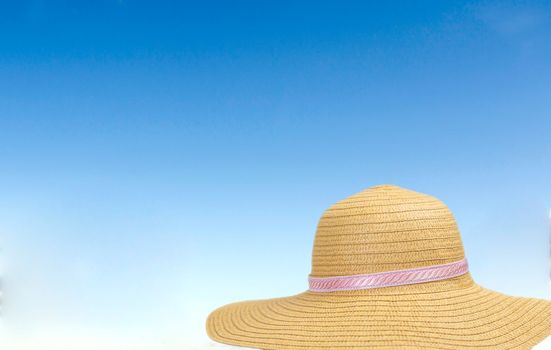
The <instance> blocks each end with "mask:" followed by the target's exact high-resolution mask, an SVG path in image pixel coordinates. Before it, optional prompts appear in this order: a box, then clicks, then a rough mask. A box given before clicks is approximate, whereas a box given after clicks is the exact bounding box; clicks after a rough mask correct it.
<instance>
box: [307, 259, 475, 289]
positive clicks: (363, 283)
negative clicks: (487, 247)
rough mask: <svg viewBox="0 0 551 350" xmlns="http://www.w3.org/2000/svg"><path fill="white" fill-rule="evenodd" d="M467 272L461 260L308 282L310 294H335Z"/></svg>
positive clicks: (423, 280) (399, 284)
mask: <svg viewBox="0 0 551 350" xmlns="http://www.w3.org/2000/svg"><path fill="white" fill-rule="evenodd" d="M468 271H469V266H468V264H467V260H466V259H463V260H461V261H457V262H453V263H449V264H443V265H433V266H428V267H421V268H416V269H409V270H398V271H387V272H380V273H372V274H368V275H353V276H337V277H310V278H308V282H309V284H310V291H312V292H336V291H342V290H359V289H371V288H381V287H391V286H402V285H406V284H416V283H423V282H432V281H440V280H445V279H448V278H452V277H457V276H461V275H464V274H466V273H467V272H468Z"/></svg>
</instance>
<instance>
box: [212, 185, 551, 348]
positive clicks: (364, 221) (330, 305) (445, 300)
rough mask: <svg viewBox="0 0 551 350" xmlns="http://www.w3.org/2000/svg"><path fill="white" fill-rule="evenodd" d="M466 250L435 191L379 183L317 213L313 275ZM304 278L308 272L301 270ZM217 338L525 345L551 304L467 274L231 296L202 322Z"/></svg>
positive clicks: (363, 344)
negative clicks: (237, 299) (282, 294)
mask: <svg viewBox="0 0 551 350" xmlns="http://www.w3.org/2000/svg"><path fill="white" fill-rule="evenodd" d="M463 258H464V252H463V245H462V243H461V237H460V235H459V231H458V229H457V225H456V223H455V219H454V218H453V215H452V214H451V212H450V211H449V209H448V208H447V206H446V205H445V204H443V203H442V202H441V201H439V200H438V199H436V198H434V197H431V196H428V195H425V194H421V193H417V192H414V191H410V190H407V189H403V188H400V187H397V186H390V185H383V186H376V187H372V188H369V189H367V190H365V191H363V192H360V193H358V194H356V195H353V196H351V197H348V198H347V199H345V200H343V201H340V202H338V203H336V204H334V205H333V206H331V207H330V208H329V209H327V210H326V211H325V213H324V214H323V215H322V217H321V219H320V221H319V224H318V229H317V232H316V238H315V241H314V249H313V254H312V272H311V276H312V277H334V276H347V275H358V274H370V273H378V272H385V271H395V270H403V269H410V268H419V267H426V266H431V265H440V264H446V263H453V262H456V261H459V260H461V259H463ZM305 277H306V276H305ZM207 332H208V334H209V336H210V337H211V338H212V339H214V340H216V341H219V342H222V343H226V344H230V345H240V346H247V347H252V348H258V349H266V350H270V349H273V350H277V349H531V348H532V347H533V346H534V345H535V344H537V343H538V342H540V341H541V340H543V339H544V338H545V337H547V336H548V335H550V334H551V302H549V301H544V300H538V299H531V298H519V297H510V296H506V295H503V294H501V293H497V292H493V291H490V290H487V289H484V288H482V287H480V286H479V285H477V284H476V283H474V281H473V280H472V278H471V276H470V274H468V273H467V274H465V275H462V276H459V277H454V278H451V279H447V280H442V281H434V282H426V283H419V284H413V285H402V286H394V287H383V288H375V289H366V290H354V291H336V292H329V293H327V292H326V293H323V292H311V291H307V292H304V293H301V294H298V295H295V296H291V297H286V298H278V299H270V300H259V301H247V302H241V303H235V304H230V305H227V306H224V307H221V308H219V309H218V310H216V311H214V312H213V313H212V314H211V315H210V316H209V318H208V320H207Z"/></svg>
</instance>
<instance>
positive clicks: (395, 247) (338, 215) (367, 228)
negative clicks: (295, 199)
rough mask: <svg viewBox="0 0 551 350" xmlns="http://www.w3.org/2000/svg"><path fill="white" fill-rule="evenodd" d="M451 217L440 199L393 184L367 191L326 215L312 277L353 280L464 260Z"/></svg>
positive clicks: (317, 240) (316, 244)
mask: <svg viewBox="0 0 551 350" xmlns="http://www.w3.org/2000/svg"><path fill="white" fill-rule="evenodd" d="M464 257H465V256H464V251H463V243H462V242H461V236H460V234H459V230H458V228H457V224H456V222H455V219H454V217H453V214H452V213H451V211H450V210H449V209H448V207H447V206H446V205H445V204H444V203H443V202H442V201H440V200H438V199H437V198H434V197H432V196H429V195H426V194H423V193H419V192H415V191H411V190H408V189H404V188H401V187H398V186H393V185H381V186H375V187H371V188H368V189H366V190H364V191H362V192H359V193H357V194H354V195H352V196H350V197H348V198H346V199H344V200H342V201H339V202H337V203H335V204H334V205H332V206H331V207H329V208H328V209H327V210H326V211H325V212H324V213H323V215H322V217H321V219H320V221H319V224H318V227H317V231H316V238H315V241H314V249H313V253H312V273H311V275H312V276H315V277H329V276H349V275H359V274H370V273H377V272H385V271H396V270H403V269H412V268H417V267H425V266H432V265H440V264H447V263H452V262H456V261H459V260H461V259H464Z"/></svg>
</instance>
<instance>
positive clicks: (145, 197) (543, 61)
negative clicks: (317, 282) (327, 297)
mask: <svg viewBox="0 0 551 350" xmlns="http://www.w3.org/2000/svg"><path fill="white" fill-rule="evenodd" d="M549 62H551V6H550V5H549V3H547V4H546V2H543V1H542V2H497V1H496V2H492V1H489V2H470V1H469V2H457V1H456V2H442V1H417V2H410V1H392V2H387V1H385V2H383V1H379V2H369V3H367V2H319V1H311V2H300V3H296V2H282V1H277V2H266V3H262V4H259V3H257V2H252V1H251V2H242V1H237V2H234V1H232V2H225V3H223V2H210V1H208V2H201V4H200V5H199V4H198V3H196V4H192V3H185V2H184V3H176V2H167V1H155V2H153V1H151V2H146V1H129V0H128V1H127V0H124V1H93V2H74V1H18V2H15V1H13V2H7V1H6V2H1V3H0V194H1V195H0V238H1V242H0V244H1V245H2V250H3V255H4V256H3V258H4V265H5V270H6V271H5V274H6V294H7V295H6V300H7V301H6V312H5V320H4V323H5V324H6V330H7V334H10V341H12V342H13V343H14V344H16V345H13V347H14V348H17V347H20V348H25V347H29V348H32V347H33V346H34V345H35V344H40V345H41V346H42V347H41V348H45V347H46V348H47V347H48V346H49V347H50V348H52V349H53V348H56V349H60V348H63V346H66V347H67V349H69V348H75V346H77V345H78V346H77V347H78V348H80V349H85V348H87V346H88V348H90V349H98V348H102V349H110V348H112V349H120V348H121V346H125V348H128V349H152V348H154V349H160V350H164V349H190V348H192V349H204V348H208V347H209V345H206V344H208V340H207V338H206V335H205V334H204V320H205V318H206V316H207V314H208V313H209V312H210V311H211V310H212V309H214V308H215V307H218V306H220V305H222V304H225V303H228V302H232V301H237V300H241V299H259V298H268V297H275V296H285V295H289V294H294V293H298V292H301V291H302V290H304V289H305V288H306V277H307V275H308V273H309V269H310V253H311V244H312V241H313V237H314V232H315V227H316V223H317V220H318V218H319V216H320V214H321V213H322V211H323V210H324V209H325V208H326V207H327V206H329V205H330V204H332V203H333V202H335V201H337V200H340V199H342V198H344V197H346V196H348V195H350V194H353V193H355V192H358V191H360V190H362V189H364V188H366V187H370V186H372V185H376V184H381V183H393V184H397V185H400V186H404V187H408V188H411V189H414V190H418V191H422V192H427V193H430V194H433V195H435V196H437V197H439V198H441V199H442V200H444V201H445V202H446V203H447V204H448V205H449V206H450V207H451V209H452V210H453V212H454V213H455V215H456V218H457V220H458V222H459V226H460V229H461V231H462V235H463V240H464V244H465V247H466V252H467V257H468V259H469V261H470V263H471V266H472V269H471V270H472V274H473V276H474V278H475V279H476V280H477V281H478V282H479V283H481V284H483V285H485V286H487V287H489V288H493V289H497V290H500V291H502V292H506V293H509V294H514V295H520V294H522V295H527V296H534V297H542V298H548V297H549V295H550V294H549V293H550V289H549V278H548V274H549V273H548V271H549V256H548V255H549V254H548V250H549V235H550V225H549V221H550V219H549V208H550V207H551V184H550V182H551V181H550V180H551V177H550V175H551V162H550V160H551V65H550V63H549Z"/></svg>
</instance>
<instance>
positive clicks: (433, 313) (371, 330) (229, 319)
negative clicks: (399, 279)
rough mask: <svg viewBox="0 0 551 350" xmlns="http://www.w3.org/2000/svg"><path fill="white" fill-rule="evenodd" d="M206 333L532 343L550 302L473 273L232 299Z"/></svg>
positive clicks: (294, 345)
mask: <svg viewBox="0 0 551 350" xmlns="http://www.w3.org/2000/svg"><path fill="white" fill-rule="evenodd" d="M207 332H208V334H209V336H210V337H211V338H212V339H213V340H215V341H218V342H221V343H225V344H229V345H237V346H245V347H251V348H258V349H265V350H280V349H372V348H375V349H454V350H457V349H531V348H532V347H533V346H535V345H536V344H537V343H539V342H541V341H542V340H543V339H544V338H545V337H547V336H548V335H550V334H551V301H546V300H540V299H533V298H520V297H512V296H507V295H504V294H501V293H498V292H494V291H491V290H488V289H485V288H483V287H481V286H479V285H477V284H476V283H474V282H473V280H472V279H471V277H470V275H469V274H466V275H463V276H460V277H455V278H452V279H449V280H445V281H437V282H430V283H420V284H415V285H408V286H396V287H386V288H376V289H366V290H358V291H338V292H330V293H319V292H310V291H307V292H304V293H301V294H298V295H295V296H291V297H285V298H277V299H269V300H259V301H246V302H240V303H235V304H230V305H226V306H223V307H221V308H219V309H217V310H215V311H214V312H213V313H212V314H211V315H210V316H209V317H208V320H207Z"/></svg>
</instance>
